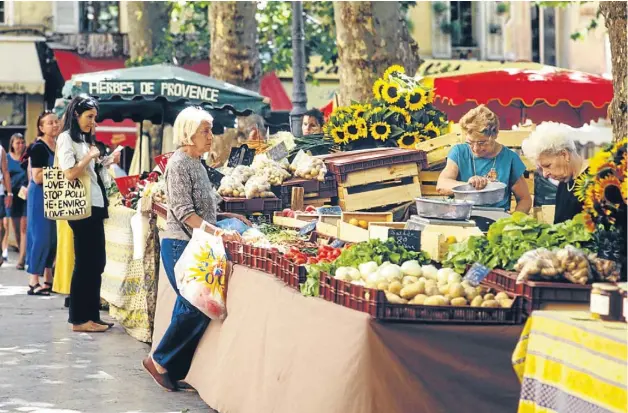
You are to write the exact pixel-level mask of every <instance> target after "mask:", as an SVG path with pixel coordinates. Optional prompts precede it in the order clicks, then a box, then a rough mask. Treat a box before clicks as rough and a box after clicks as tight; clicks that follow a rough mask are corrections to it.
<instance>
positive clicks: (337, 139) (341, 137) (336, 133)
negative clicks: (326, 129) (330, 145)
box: [331, 126, 349, 144]
mask: <svg viewBox="0 0 628 413" xmlns="http://www.w3.org/2000/svg"><path fill="white" fill-rule="evenodd" d="M331 137H332V138H334V143H338V144H345V143H348V142H349V137H348V136H347V134H346V133H345V131H344V130H343V128H342V127H341V126H336V127H335V128H333V129H332V130H331Z"/></svg>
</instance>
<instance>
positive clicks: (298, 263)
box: [294, 257, 307, 265]
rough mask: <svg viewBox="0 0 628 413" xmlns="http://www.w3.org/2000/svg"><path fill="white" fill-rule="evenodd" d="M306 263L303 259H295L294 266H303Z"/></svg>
mask: <svg viewBox="0 0 628 413" xmlns="http://www.w3.org/2000/svg"><path fill="white" fill-rule="evenodd" d="M306 262H307V261H306V260H305V259H304V258H301V257H299V258H297V259H296V260H294V263H295V265H303V264H305V263H306Z"/></svg>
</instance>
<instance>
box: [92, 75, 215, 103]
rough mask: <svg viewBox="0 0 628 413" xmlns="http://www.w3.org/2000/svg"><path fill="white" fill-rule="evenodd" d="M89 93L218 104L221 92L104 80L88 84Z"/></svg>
mask: <svg viewBox="0 0 628 413" xmlns="http://www.w3.org/2000/svg"><path fill="white" fill-rule="evenodd" d="M88 85H89V87H88V90H87V92H88V93H89V94H90V95H100V96H102V95H120V96H135V95H151V96H155V95H156V96H164V97H166V98H175V99H177V98H179V99H189V100H198V101H203V102H214V103H215V102H218V94H219V92H220V91H219V90H218V89H214V88H211V87H207V86H198V85H193V84H186V83H183V82H168V81H164V82H162V81H145V82H124V81H110V80H104V81H101V82H93V83H91V82H90V83H88Z"/></svg>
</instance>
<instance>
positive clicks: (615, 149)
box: [612, 138, 628, 153]
mask: <svg viewBox="0 0 628 413" xmlns="http://www.w3.org/2000/svg"><path fill="white" fill-rule="evenodd" d="M627 145H628V138H624V139H620V140H619V141H617V143H615V145H613V149H612V152H613V153H617V152H618V151H619V150H620V149H621V148H622V146H627Z"/></svg>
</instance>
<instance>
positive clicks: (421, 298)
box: [408, 294, 428, 305]
mask: <svg viewBox="0 0 628 413" xmlns="http://www.w3.org/2000/svg"><path fill="white" fill-rule="evenodd" d="M427 299H428V296H427V295H425V294H417V295H415V296H414V298H413V299H412V300H410V302H409V303H408V304H414V305H423V304H424V303H425V300H427Z"/></svg>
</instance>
